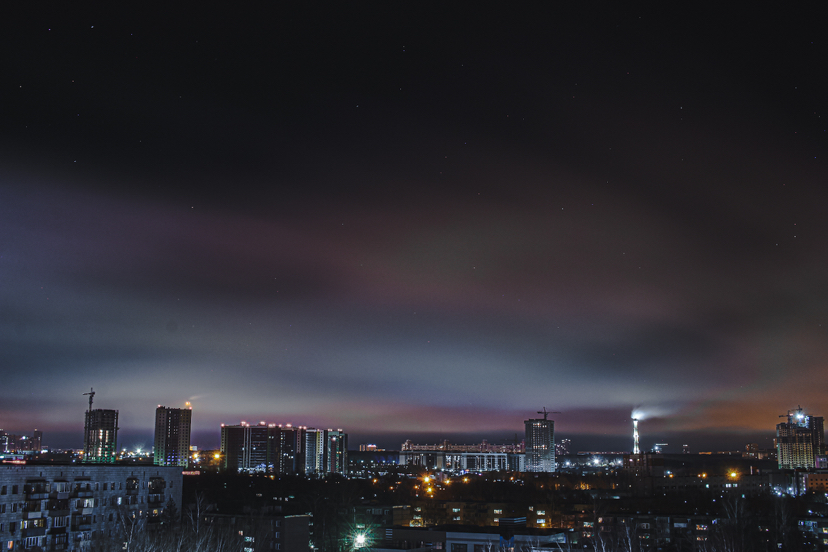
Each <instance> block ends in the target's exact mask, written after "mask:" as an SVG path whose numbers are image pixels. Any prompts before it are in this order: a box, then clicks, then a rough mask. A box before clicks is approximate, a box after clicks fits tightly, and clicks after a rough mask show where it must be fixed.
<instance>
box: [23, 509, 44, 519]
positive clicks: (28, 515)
mask: <svg viewBox="0 0 828 552" xmlns="http://www.w3.org/2000/svg"><path fill="white" fill-rule="evenodd" d="M42 517H44V514H43V512H41V511H40V510H38V511H37V512H28V511H26V510H24V511H23V514H22V519H40V518H42Z"/></svg>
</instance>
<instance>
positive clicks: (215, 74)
mask: <svg viewBox="0 0 828 552" xmlns="http://www.w3.org/2000/svg"><path fill="white" fill-rule="evenodd" d="M349 9H350V8H349ZM357 12H359V10H357ZM169 15H170V18H171V19H169V20H170V21H176V23H175V24H169V25H168V24H167V23H165V21H166V19H164V20H159V19H158V18H156V17H154V16H153V17H152V18H150V19H145V18H143V17H138V16H136V17H135V18H133V17H121V16H119V15H118V14H112V17H111V18H106V19H105V20H101V21H96V22H91V21H86V19H85V17H84V16H81V15H79V14H76V15H75V16H73V17H71V18H68V19H67V20H66V21H65V22H60V21H49V22H46V21H43V23H44V25H42V27H44V28H45V29H46V30H44V28H40V25H35V26H33V27H32V28H29V29H26V30H25V32H22V34H19V35H15V36H17V39H18V41H19V45H18V46H17V47H16V48H15V49H14V50H13V51H15V52H19V53H20V55H19V56H12V61H11V65H10V67H9V71H8V82H9V83H16V84H14V86H17V88H16V89H14V90H11V92H13V93H14V94H16V95H15V96H9V98H10V99H9V101H8V102H6V104H5V105H4V107H3V109H4V110H5V111H4V112H5V113H6V114H7V115H8V116H9V117H8V125H7V129H6V130H4V131H3V133H2V135H1V136H0V141H2V143H3V144H4V145H6V146H8V147H7V148H6V152H7V153H6V158H5V161H6V162H5V163H4V166H5V168H4V173H3V175H0V198H2V201H0V365H2V366H3V368H4V377H5V382H6V388H7V389H8V391H9V393H10V394H12V395H14V396H16V397H18V399H16V400H17V402H14V403H7V404H8V406H6V407H3V408H4V410H3V416H4V418H3V420H8V421H2V420H0V425H4V426H9V427H11V426H12V425H13V424H16V425H17V427H20V429H19V430H20V431H22V430H24V429H26V427H21V426H26V425H27V424H28V425H31V424H30V423H29V421H31V422H37V423H39V424H41V425H42V426H43V427H45V428H47V431H48V430H51V431H53V432H55V433H57V432H58V431H60V432H64V433H63V434H64V435H66V434H67V433H66V432H68V431H69V429H67V426H66V424H67V422H66V420H73V419H75V420H77V426H78V439H80V429H79V428H80V424H81V423H82V422H81V419H82V411H83V409H84V408H85V398H84V397H83V396H82V393H83V392H84V391H86V390H87V389H88V388H89V387H90V386H94V387H95V389H96V391H99V394H98V395H96V400H99V401H101V405H102V406H107V407H117V408H119V409H121V412H122V426H123V427H124V431H125V432H127V433H128V434H129V435H130V436H134V438H135V439H140V438H142V437H141V435H142V433H141V432H142V431H147V429H146V428H151V425H152V421H151V417H152V410H153V409H154V405H156V404H158V403H163V404H167V405H175V404H180V403H183V401H185V400H188V399H191V400H192V402H193V406H194V411H195V424H196V429H197V431H198V432H201V433H200V434H206V433H209V432H210V431H214V432H217V427H218V424H219V423H222V422H225V423H235V422H237V421H239V420H241V419H257V418H259V419H261V418H264V419H267V420H268V421H275V422H282V423H287V422H292V423H298V424H306V425H313V424H317V425H320V426H326V427H329V426H336V427H344V428H345V429H347V430H349V431H352V432H354V434H355V435H362V436H370V435H371V434H373V433H375V434H377V435H384V436H386V437H384V438H388V439H391V440H393V439H394V438H395V437H393V436H394V435H396V436H403V435H412V436H413V435H421V436H435V435H437V434H439V433H441V432H444V433H445V434H446V435H458V436H459V435H469V436H475V438H477V437H478V436H480V435H483V434H485V433H486V431H487V428H488V430H490V431H492V432H494V433H496V434H497V435H493V436H492V439H494V438H496V437H498V436H499V435H509V434H511V433H514V431H518V432H520V431H521V427H522V420H523V419H525V418H526V417H527V416H530V415H533V413H534V412H535V411H536V410H537V409H539V408H541V407H543V406H546V407H548V408H551V409H553V410H560V411H562V412H563V414H561V415H560V417H559V418H557V420H558V423H559V431H560V432H562V433H563V434H566V433H571V434H573V435H575V434H577V435H580V436H586V437H585V439H588V438H589V437H590V436H592V437H593V438H595V439H598V440H599V441H600V439H604V441H603V442H606V443H614V442H623V441H613V439H616V440H619V439H621V440H623V439H626V435H627V433H628V430H629V428H628V427H627V425H628V423H629V414H630V412H631V411H632V409H633V408H634V407H636V406H639V405H644V406H648V407H649V408H651V409H653V411H658V412H659V414H658V415H654V416H655V417H654V418H653V419H652V421H650V422H648V424H652V425H651V427H653V428H654V429H656V430H657V431H660V432H662V435H677V436H684V435H701V433H699V432H709V433H710V434H711V435H712V434H713V433H714V432H718V433H717V434H718V435H729V434H731V433H730V432H733V433H732V434H733V435H734V438H736V437H737V436H738V435H739V433H738V432H739V431H742V432H743V433H744V432H748V431H752V432H761V431H762V430H764V429H768V428H772V427H773V425H774V424H775V423H776V416H777V415H778V413H779V412H784V411H785V410H786V409H787V408H788V407H789V406H790V405H792V404H799V403H803V404H806V403H810V404H812V405H813V408H814V409H815V411H816V410H818V409H819V408H821V405H822V404H823V402H824V399H823V398H822V397H821V396H820V395H819V393H818V389H819V386H818V384H819V383H821V382H823V381H824V380H825V376H824V375H823V372H824V370H823V369H822V368H823V367H824V365H825V362H826V360H828V349H826V347H825V346H824V343H825V339H824V337H825V329H826V327H828V326H826V324H828V320H826V319H825V313H826V304H828V294H826V292H825V290H824V289H823V288H824V285H823V282H824V281H825V279H826V276H828V266H826V261H825V259H824V250H825V244H824V236H825V235H826V231H828V228H826V222H825V217H824V216H823V214H822V212H821V209H822V206H823V205H824V204H825V203H826V200H828V198H827V197H826V191H825V189H824V186H823V185H822V182H823V181H824V172H825V171H824V161H823V160H822V154H823V153H824V147H825V141H824V139H823V138H822V136H823V134H824V128H822V127H823V126H824V125H823V123H822V120H821V117H822V106H824V98H822V95H820V94H819V93H818V92H817V91H818V90H819V89H820V88H819V85H820V82H821V81H820V77H819V76H816V75H815V74H814V72H813V69H812V68H813V67H815V66H819V64H818V63H817V62H818V60H819V59H821V58H820V55H819V54H818V53H817V52H816V51H815V50H814V48H813V47H812V45H811V44H810V43H809V42H808V41H807V40H805V41H803V40H801V39H800V38H797V37H800V35H802V36H804V34H807V33H806V32H805V31H806V30H807V29H808V28H810V27H807V26H806V27H805V30H803V29H802V28H800V27H797V26H796V25H793V24H789V23H782V22H780V23H778V24H776V23H767V22H765V20H764V16H762V15H761V14H759V15H756V14H754V15H755V18H756V21H755V22H754V23H756V24H755V25H753V26H752V27H751V26H744V27H739V28H736V29H731V28H727V30H726V31H727V32H724V29H723V28H720V27H719V26H718V25H717V24H716V23H715V21H712V20H710V18H708V17H705V16H704V14H702V13H690V14H688V16H687V18H686V19H681V20H677V19H674V18H673V17H671V16H669V15H668V14H667V13H661V14H659V13H656V14H652V13H650V14H635V13H632V12H629V13H627V12H626V11H623V10H621V11H619V10H617V9H616V8H612V9H608V10H607V11H602V12H601V14H600V15H595V14H592V15H588V14H586V13H585V12H582V11H581V10H580V9H575V8H555V9H549V10H546V9H544V10H539V11H537V12H535V11H532V12H531V13H528V12H519V11H508V13H505V14H497V15H495V14H491V13H485V12H484V11H482V10H478V11H475V12H474V13H466V12H465V11H464V10H458V9H454V8H446V10H445V13H443V14H442V16H441V17H434V14H432V13H431V12H430V10H429V9H427V8H425V7H416V8H405V9H404V8H398V9H390V10H378V11H376V12H374V11H370V10H369V11H365V10H363V11H362V12H359V13H358V14H357V13H356V12H355V13H350V12H349V13H347V14H340V15H341V16H342V17H344V18H345V20H346V21H351V22H353V24H351V25H339V24H338V23H337V22H336V18H335V17H334V15H335V14H327V15H323V16H319V15H318V14H313V16H311V15H310V14H308V13H305V12H304V10H301V9H290V10H288V11H287V12H283V11H280V10H276V12H270V11H269V10H263V11H261V12H259V11H256V12H255V13H253V12H248V11H245V10H243V9H240V11H236V12H234V15H235V17H230V18H227V20H226V21H225V20H224V19H222V20H221V21H218V20H216V19H214V18H213V17H212V16H208V15H204V14H202V15H203V18H204V19H203V21H202V20H201V19H199V20H198V21H193V20H191V19H190V15H189V14H187V18H185V19H184V21H188V22H187V23H186V24H179V23H178V21H179V20H178V19H176V18H177V17H182V16H183V15H184V14H183V13H177V12H176V11H175V10H174V9H173V10H172V12H171V13H170V14H169ZM766 15H767V14H766ZM199 17H201V16H199ZM791 17H793V18H794V19H796V18H797V17H798V16H797V15H796V14H792V15H791ZM714 19H715V20H718V19H716V18H714ZM93 23H94V28H93V27H92V25H93ZM760 23H761V24H760ZM768 25H770V28H773V29H775V30H776V32H777V34H776V35H774V36H777V38H776V39H773V40H770V41H768V40H766V38H765V35H763V34H762V33H763V31H761V29H767V28H768ZM50 28H51V29H52V31H48V29H50ZM794 29H798V30H796V31H794ZM27 33H28V34H27ZM803 33H804V34H803ZM15 36H12V37H11V39H14V38H15ZM700 36H705V37H706V38H705V44H706V45H707V47H705V48H698V47H696V46H697V45H698V41H699V37H700ZM27 37H28V38H27ZM32 37H36V39H33V38H32ZM789 38H796V40H792V41H790V42H789V43H786V44H787V45H786V46H785V47H784V48H783V50H784V51H785V52H787V53H788V55H787V56H780V55H779V54H778V53H776V50H777V48H778V47H780V45H782V44H783V43H784V42H785V40H787V39H789ZM9 39H10V38H9V37H6V40H9ZM26 44H29V45H30V46H31V48H29V49H26V50H22V49H21V46H23V45H26ZM10 51H12V50H10ZM722 52H726V53H727V54H726V55H723V54H722ZM101 68H106V70H103V69H101ZM9 86H12V85H11V84H10V85H9ZM7 92H9V91H7ZM11 92H10V93H11ZM32 394H34V396H36V397H37V400H36V401H34V400H32V401H29V402H27V401H26V400H24V397H31V396H33V395H32ZM193 397H197V398H193ZM27 404H31V405H32V407H31V408H29V407H28V406H26V405H27ZM35 405H43V406H42V409H40V408H39V407H37V406H35ZM665 405H669V406H670V407H669V408H667V409H666V410H665ZM41 410H42V411H41ZM777 411H778V412H777ZM21 412H25V415H24V414H21ZM817 413H818V412H817ZM141 428H144V429H141ZM13 429H14V428H13ZM745 434H747V433H745ZM131 438H132V437H131ZM423 438H425V437H423ZM666 438H667V437H661V439H666ZM681 438H683V437H681ZM366 439H367V437H366ZM671 439H672V438H671ZM697 439H699V438H697ZM75 444H76V443H75ZM584 448H591V447H586V446H584Z"/></svg>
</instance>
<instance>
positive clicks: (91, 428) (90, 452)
mask: <svg viewBox="0 0 828 552" xmlns="http://www.w3.org/2000/svg"><path fill="white" fill-rule="evenodd" d="M90 405H91V403H90ZM117 451H118V411H117V410H106V409H103V408H96V409H95V410H91V409H90V410H87V411H86V423H85V424H84V432H83V461H84V462H86V463H89V464H113V463H115V453H116V452H117Z"/></svg>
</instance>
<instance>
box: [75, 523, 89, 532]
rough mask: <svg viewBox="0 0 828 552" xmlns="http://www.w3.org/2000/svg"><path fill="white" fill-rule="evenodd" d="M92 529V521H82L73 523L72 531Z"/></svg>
mask: <svg viewBox="0 0 828 552" xmlns="http://www.w3.org/2000/svg"><path fill="white" fill-rule="evenodd" d="M91 530H92V522H91V521H90V522H81V523H73V524H72V531H91Z"/></svg>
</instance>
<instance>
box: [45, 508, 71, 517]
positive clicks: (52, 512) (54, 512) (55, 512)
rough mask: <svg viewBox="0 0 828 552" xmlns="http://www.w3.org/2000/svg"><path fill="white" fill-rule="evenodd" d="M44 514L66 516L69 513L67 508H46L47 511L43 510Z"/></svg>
mask: <svg viewBox="0 0 828 552" xmlns="http://www.w3.org/2000/svg"><path fill="white" fill-rule="evenodd" d="M45 514H46V515H47V516H49V517H63V516H68V515H69V509H68V508H67V509H65V510H59V509H57V508H55V509H53V510H47V511H46V512H45Z"/></svg>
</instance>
